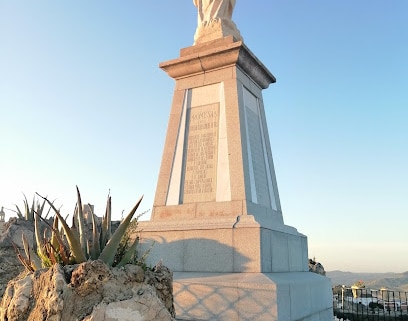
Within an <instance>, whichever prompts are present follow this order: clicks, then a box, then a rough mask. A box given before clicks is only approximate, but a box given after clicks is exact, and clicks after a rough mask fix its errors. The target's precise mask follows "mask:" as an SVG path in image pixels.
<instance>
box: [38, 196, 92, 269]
mask: <svg viewBox="0 0 408 321" xmlns="http://www.w3.org/2000/svg"><path fill="white" fill-rule="evenodd" d="M37 195H38V196H40V197H41V198H42V199H44V200H46V201H47V203H48V205H50V206H51V207H52V209H53V210H54V212H55V214H56V215H57V216H58V219H59V221H60V222H61V225H62V228H63V229H64V232H65V235H66V236H67V241H68V244H69V247H70V249H71V253H72V256H73V257H74V259H75V262H76V263H82V262H85V261H86V258H85V254H84V252H83V251H82V248H81V244H80V242H79V240H78V238H77V237H76V235H75V234H74V233H73V232H72V231H71V229H70V228H69V226H68V224H67V222H66V221H65V220H64V218H63V217H62V216H61V214H60V213H59V212H58V210H57V209H56V207H55V206H54V204H52V203H51V202H50V201H49V200H48V199H47V198H46V197H43V196H41V195H40V194H38V193H37Z"/></svg>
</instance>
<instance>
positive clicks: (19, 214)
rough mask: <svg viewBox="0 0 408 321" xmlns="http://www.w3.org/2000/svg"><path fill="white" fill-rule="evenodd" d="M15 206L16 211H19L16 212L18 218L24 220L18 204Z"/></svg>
mask: <svg viewBox="0 0 408 321" xmlns="http://www.w3.org/2000/svg"><path fill="white" fill-rule="evenodd" d="M14 205H15V206H16V209H17V211H15V212H16V214H17V216H18V218H20V219H23V218H24V215H23V213H22V212H21V210H20V208H19V207H18V205H17V204H14Z"/></svg>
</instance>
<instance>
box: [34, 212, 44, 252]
mask: <svg viewBox="0 0 408 321" xmlns="http://www.w3.org/2000/svg"><path fill="white" fill-rule="evenodd" d="M39 219H40V216H38V215H36V216H35V217H34V235H35V242H36V243H37V253H38V256H39V257H40V258H42V257H43V256H45V253H44V251H43V246H42V241H41V234H40V225H39V222H38V221H39Z"/></svg>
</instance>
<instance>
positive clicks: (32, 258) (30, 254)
mask: <svg viewBox="0 0 408 321" xmlns="http://www.w3.org/2000/svg"><path fill="white" fill-rule="evenodd" d="M22 240H23V247H24V251H25V253H26V257H27V263H29V264H30V266H31V267H32V269H33V270H38V269H41V262H40V261H39V259H38V257H37V256H36V255H35V253H34V251H33V249H32V248H31V247H30V243H28V239H27V237H26V236H25V234H24V233H22Z"/></svg>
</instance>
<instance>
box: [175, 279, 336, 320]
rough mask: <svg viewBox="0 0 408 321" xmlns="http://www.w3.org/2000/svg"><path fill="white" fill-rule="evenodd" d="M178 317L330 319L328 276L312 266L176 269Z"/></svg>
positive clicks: (330, 294)
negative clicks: (273, 270) (274, 270)
mask: <svg viewBox="0 0 408 321" xmlns="http://www.w3.org/2000/svg"><path fill="white" fill-rule="evenodd" d="M173 294H174V300H175V308H176V315H177V320H195V321H198V320H208V321H210V320H211V321H214V320H216V321H235V320H237V321H238V320H239V321H329V320H332V319H333V309H332V293H331V286H330V280H329V279H328V278H325V277H323V276H320V275H317V274H314V273H311V272H290V273H192V272H175V273H174V281H173Z"/></svg>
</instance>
